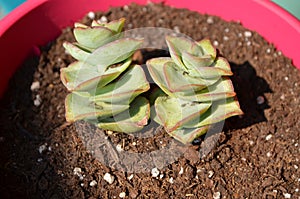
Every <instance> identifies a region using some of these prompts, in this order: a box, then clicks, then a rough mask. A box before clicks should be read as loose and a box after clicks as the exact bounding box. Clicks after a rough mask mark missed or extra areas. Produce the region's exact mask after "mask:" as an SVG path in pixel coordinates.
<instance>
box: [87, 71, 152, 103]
mask: <svg viewBox="0 0 300 199" xmlns="http://www.w3.org/2000/svg"><path fill="white" fill-rule="evenodd" d="M149 88H150V85H149V83H148V81H147V79H146V76H145V73H144V70H143V69H142V67H141V66H139V65H135V66H133V67H131V68H130V69H129V70H128V71H127V72H126V73H125V74H123V75H122V76H121V78H119V79H118V80H117V81H115V82H112V83H110V84H108V85H107V86H105V87H102V88H99V89H97V90H96V92H95V94H92V96H91V97H90V100H92V101H102V102H109V103H122V104H129V103H130V102H131V101H132V100H133V99H134V98H135V97H136V96H137V95H139V94H141V93H143V92H145V91H147V90H149Z"/></svg>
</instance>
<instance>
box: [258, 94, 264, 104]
mask: <svg viewBox="0 0 300 199" xmlns="http://www.w3.org/2000/svg"><path fill="white" fill-rule="evenodd" d="M256 102H257V104H263V103H265V98H264V97H263V96H258V97H257V98H256Z"/></svg>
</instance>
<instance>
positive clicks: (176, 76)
mask: <svg viewBox="0 0 300 199" xmlns="http://www.w3.org/2000/svg"><path fill="white" fill-rule="evenodd" d="M163 68H164V71H163V74H161V75H164V76H165V79H166V82H167V87H168V90H169V91H170V92H172V93H175V92H185V93H188V94H190V93H194V92H196V91H198V90H202V89H203V88H206V87H208V86H210V85H213V84H214V83H216V82H217V81H218V80H219V79H220V77H214V78H211V79H202V78H199V77H192V76H190V75H189V74H188V73H186V72H185V71H179V70H177V69H176V64H175V63H174V62H166V63H165V64H164V66H163Z"/></svg>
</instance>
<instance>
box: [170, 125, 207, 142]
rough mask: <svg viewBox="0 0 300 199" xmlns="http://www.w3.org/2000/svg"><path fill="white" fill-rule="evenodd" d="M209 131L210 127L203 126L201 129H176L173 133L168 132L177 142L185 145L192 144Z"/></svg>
mask: <svg viewBox="0 0 300 199" xmlns="http://www.w3.org/2000/svg"><path fill="white" fill-rule="evenodd" d="M208 129H209V126H202V127H200V128H190V129H188V128H182V129H176V130H174V131H171V132H167V133H168V134H169V135H170V136H172V137H174V138H175V139H176V140H178V141H180V142H181V143H183V144H188V143H191V142H192V141H193V140H194V139H196V138H198V137H199V136H201V135H203V134H205V133H206V132H207V131H208Z"/></svg>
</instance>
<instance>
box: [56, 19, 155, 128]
mask: <svg viewBox="0 0 300 199" xmlns="http://www.w3.org/2000/svg"><path fill="white" fill-rule="evenodd" d="M124 21H125V20H124V19H123V18H122V19H120V20H116V21H112V22H110V23H103V24H102V23H98V22H97V21H93V23H92V25H91V26H86V25H83V24H80V23H76V24H75V28H74V30H73V33H74V36H75V39H76V42H74V43H69V42H65V43H64V47H65V49H66V50H67V52H68V53H70V54H71V55H72V56H73V57H74V58H75V59H77V60H78V61H76V62H74V63H71V64H70V65H69V66H68V67H67V68H63V69H61V80H62V82H63V84H64V85H65V86H66V87H67V89H68V90H69V91H71V93H70V94H68V96H67V97H66V100H65V107H66V119H67V121H69V122H73V121H77V120H86V121H89V122H92V123H94V124H96V125H97V126H98V127H100V128H102V129H105V130H113V131H122V132H125V133H131V132H135V131H138V130H140V129H142V128H143V127H144V125H146V124H147V121H148V119H149V116H150V105H149V103H148V100H147V99H146V98H144V97H141V96H139V94H141V93H143V92H145V91H147V90H148V89H149V88H150V86H149V83H148V81H147V80H146V77H145V74H144V71H143V69H142V67H141V66H139V65H132V64H131V61H132V59H131V58H132V55H133V53H134V52H135V50H136V49H137V48H139V46H140V45H141V44H142V42H143V41H142V40H140V39H133V38H124V37H123V34H122V33H121V31H122V28H123V26H124Z"/></svg>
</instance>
